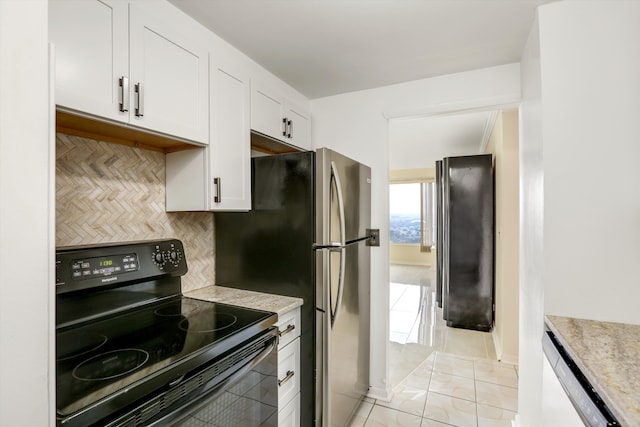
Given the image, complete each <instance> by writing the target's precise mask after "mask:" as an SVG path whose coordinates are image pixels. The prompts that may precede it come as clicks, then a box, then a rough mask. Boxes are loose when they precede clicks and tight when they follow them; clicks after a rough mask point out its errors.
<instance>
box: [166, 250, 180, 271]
mask: <svg viewBox="0 0 640 427" xmlns="http://www.w3.org/2000/svg"><path fill="white" fill-rule="evenodd" d="M167 258H168V261H169V262H170V263H171V264H173V266H174V267H176V268H177V267H178V266H179V265H180V261H182V252H181V251H180V249H176V248H171V250H170V251H168V252H167Z"/></svg>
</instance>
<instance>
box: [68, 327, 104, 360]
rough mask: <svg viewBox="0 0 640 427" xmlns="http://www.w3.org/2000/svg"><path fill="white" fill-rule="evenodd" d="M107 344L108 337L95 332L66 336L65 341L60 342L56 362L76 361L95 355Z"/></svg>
mask: <svg viewBox="0 0 640 427" xmlns="http://www.w3.org/2000/svg"><path fill="white" fill-rule="evenodd" d="M106 342H107V337H106V336H104V335H102V334H98V333H95V332H89V333H83V332H76V333H69V334H66V335H65V336H64V338H63V339H60V340H58V343H57V344H58V345H57V346H56V350H57V358H56V362H62V361H65V360H69V359H75V358H77V357H78V358H79V357H81V356H84V355H86V354H89V353H93V352H95V351H96V350H98V349H99V348H100V347H102V346H103V345H105V343H106ZM61 352H62V354H61Z"/></svg>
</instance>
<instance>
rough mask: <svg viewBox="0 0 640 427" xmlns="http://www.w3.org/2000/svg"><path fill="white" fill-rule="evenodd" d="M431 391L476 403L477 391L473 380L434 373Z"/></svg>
mask: <svg viewBox="0 0 640 427" xmlns="http://www.w3.org/2000/svg"><path fill="white" fill-rule="evenodd" d="M429 391H430V392H435V393H440V394H446V395H447V396H453V397H458V398H460V399H466V400H471V401H474V402H475V400H476V390H475V385H474V381H473V379H471V378H464V377H458V376H456V375H451V374H445V373H442V372H436V371H433V374H432V375H431V383H430V384H429Z"/></svg>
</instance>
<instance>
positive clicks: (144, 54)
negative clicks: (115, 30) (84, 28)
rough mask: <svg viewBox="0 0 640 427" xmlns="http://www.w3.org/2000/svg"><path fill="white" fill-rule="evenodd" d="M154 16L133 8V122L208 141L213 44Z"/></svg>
mask: <svg viewBox="0 0 640 427" xmlns="http://www.w3.org/2000/svg"><path fill="white" fill-rule="evenodd" d="M150 12H151V11H150V10H143V9H140V8H139V6H136V5H131V6H130V48H131V51H130V55H129V58H130V67H131V78H130V86H131V87H130V89H131V109H130V113H131V124H134V125H136V126H139V127H143V128H147V129H151V130H155V131H158V132H162V133H167V134H171V135H177V136H180V137H182V138H186V139H190V140H193V141H199V142H207V141H208V138H207V136H208V128H209V122H208V87H209V86H208V79H209V76H208V51H207V46H206V44H204V43H201V42H198V41H197V38H196V37H195V36H194V37H191V36H190V34H191V33H190V32H189V31H188V28H183V27H181V26H179V25H176V24H175V23H172V22H170V21H169V20H167V21H165V20H163V19H160V18H157V17H154V16H153V15H152V14H151V13H150Z"/></svg>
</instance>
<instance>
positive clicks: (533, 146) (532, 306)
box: [516, 20, 544, 427]
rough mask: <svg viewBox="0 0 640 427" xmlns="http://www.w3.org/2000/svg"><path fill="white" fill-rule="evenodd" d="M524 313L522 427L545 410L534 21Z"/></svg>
mask: <svg viewBox="0 0 640 427" xmlns="http://www.w3.org/2000/svg"><path fill="white" fill-rule="evenodd" d="M520 66H521V69H522V103H521V104H520V137H519V142H520V277H519V282H520V296H519V298H520V304H519V305H520V313H519V317H520V318H519V339H520V344H519V351H518V353H519V364H520V366H519V381H518V415H517V417H516V420H517V422H518V425H519V426H521V427H540V426H541V425H542V423H541V412H542V347H541V344H540V340H541V338H542V332H543V323H542V318H543V316H544V311H543V310H544V287H543V286H544V281H543V260H542V255H543V252H542V250H543V249H542V248H543V216H542V212H543V203H544V197H543V196H544V194H543V185H544V174H543V165H542V121H541V115H542V112H541V109H542V88H541V81H540V33H539V31H538V22H537V20H536V21H535V22H534V24H533V27H532V30H531V33H530V34H529V39H528V40H527V44H526V46H525V49H524V53H523V55H522V60H521V62H520Z"/></svg>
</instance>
